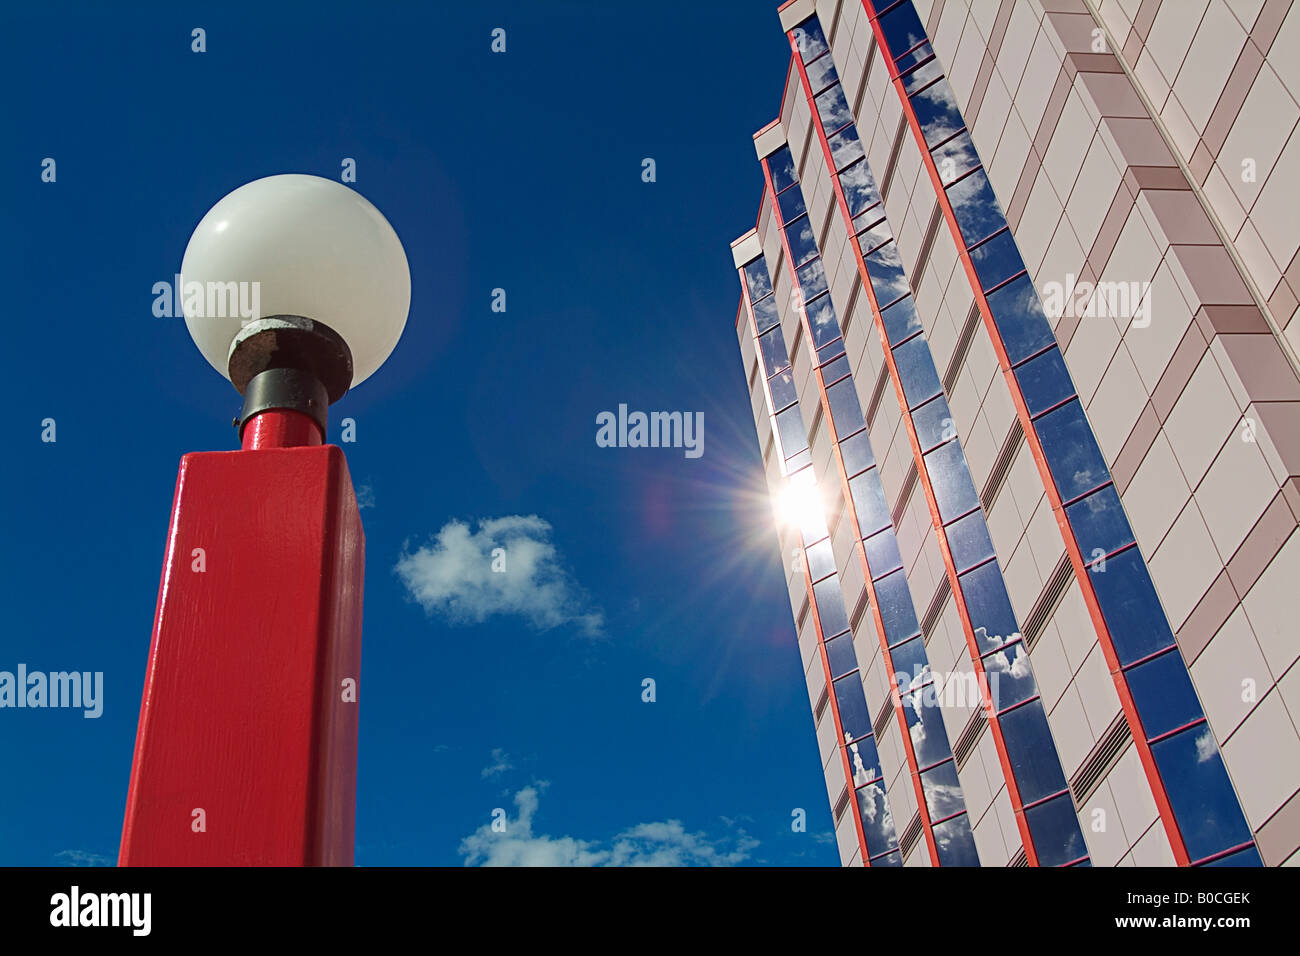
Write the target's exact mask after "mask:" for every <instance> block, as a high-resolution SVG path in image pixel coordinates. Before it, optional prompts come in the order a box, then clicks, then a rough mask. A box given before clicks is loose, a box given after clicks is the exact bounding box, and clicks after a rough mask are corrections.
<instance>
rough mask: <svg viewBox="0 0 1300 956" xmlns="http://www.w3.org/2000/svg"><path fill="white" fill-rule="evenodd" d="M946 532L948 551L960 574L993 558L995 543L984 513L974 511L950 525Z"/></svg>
mask: <svg viewBox="0 0 1300 956" xmlns="http://www.w3.org/2000/svg"><path fill="white" fill-rule="evenodd" d="M946 530H947V532H948V549H949V551H951V552H952V563H953V564H954V565H955V566H956V568H957V573H958V574H960V573H961V572H963V571H965V570H967V569H969V568H972V567H974V566H975V565H977V564H979V563H980V562H981V561H987V560H988V559H989V558H991V557H993V541H992V540H991V539H990V538H989V529H988V525H987V524H985V523H984V514H983V512H980V511H972V512H971V513H970V514H968V515H967V516H966V517H964V518H961V519H959V520H957V521H954V522H953V523H952V524H950V525H948V527H947V529H946Z"/></svg>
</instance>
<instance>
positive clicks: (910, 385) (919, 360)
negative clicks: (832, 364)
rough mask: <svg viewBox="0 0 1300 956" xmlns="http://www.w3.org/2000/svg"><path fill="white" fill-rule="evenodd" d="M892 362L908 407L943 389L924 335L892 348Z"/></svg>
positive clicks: (914, 405) (968, 478)
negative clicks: (900, 381) (901, 383)
mask: <svg viewBox="0 0 1300 956" xmlns="http://www.w3.org/2000/svg"><path fill="white" fill-rule="evenodd" d="M894 364H895V365H896V366H897V368H898V377H899V379H901V380H902V382H903V394H904V395H905V396H906V397H907V407H908V408H915V407H916V406H917V405H920V404H921V403H922V402H924V401H926V400H927V399H930V398H933V397H934V396H935V395H938V394H940V393H941V392H942V391H943V386H942V385H940V384H939V373H938V372H937V371H935V368H934V359H933V358H931V356H930V346H929V344H928V343H927V342H926V341H925V337H924V336H918V337H917V338H914V339H912V340H911V341H909V342H904V343H903V344H902V345H900V346H898V347H897V348H896V349H894ZM963 461H964V459H963ZM966 480H967V481H970V477H969V476H967V478H966Z"/></svg>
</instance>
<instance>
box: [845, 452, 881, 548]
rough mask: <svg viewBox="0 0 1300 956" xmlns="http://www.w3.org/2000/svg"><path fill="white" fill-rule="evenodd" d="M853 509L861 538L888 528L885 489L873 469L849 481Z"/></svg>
mask: <svg viewBox="0 0 1300 956" xmlns="http://www.w3.org/2000/svg"><path fill="white" fill-rule="evenodd" d="M849 492H850V493H851V494H852V495H853V508H854V510H855V511H857V513H858V530H859V532H860V533H861V535H862V537H864V538H865V537H867V536H868V535H872V534H875V533H876V532H877V531H879V530H880V529H881V528H888V527H889V509H888V508H887V507H886V506H885V489H884V488H883V487H881V484H880V476H879V475H878V474H876V470H875V469H874V468H873V469H872V470H871V471H864V472H863V473H862V474H860V475H858V476H857V477H856V478H853V479H851V480H850V481H849Z"/></svg>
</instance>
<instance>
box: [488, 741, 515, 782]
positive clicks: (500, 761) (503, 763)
mask: <svg viewBox="0 0 1300 956" xmlns="http://www.w3.org/2000/svg"><path fill="white" fill-rule="evenodd" d="M514 768H515V765H514V764H512V763H511V762H510V755H509V754H507V753H506V752H505V751H504V750H502V749H501V748H500V747H493V748H492V762H491V763H490V764H488V765H487V766H486V767H484V768H483V776H484V778H487V777H498V776H500V775H501V774H503V773H505V772H506V771H507V770H513V769H514Z"/></svg>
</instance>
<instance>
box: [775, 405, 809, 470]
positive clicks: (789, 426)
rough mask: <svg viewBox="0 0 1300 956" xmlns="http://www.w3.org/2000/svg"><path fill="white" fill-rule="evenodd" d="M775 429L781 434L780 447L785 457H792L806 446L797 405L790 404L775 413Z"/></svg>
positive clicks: (806, 440) (806, 437)
mask: <svg viewBox="0 0 1300 956" xmlns="http://www.w3.org/2000/svg"><path fill="white" fill-rule="evenodd" d="M776 430H777V433H778V434H780V436H781V448H782V449H783V450H784V451H785V457H786V458H792V457H794V456H795V455H797V454H798V453H799V452H801V451H804V450H805V449H806V448H807V447H808V436H807V434H806V433H805V432H804V429H803V418H802V416H801V415H800V414H799V406H798V405H791V406H790V407H789V408H787V409H786V410H785V411H783V412H777V414H776Z"/></svg>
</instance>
